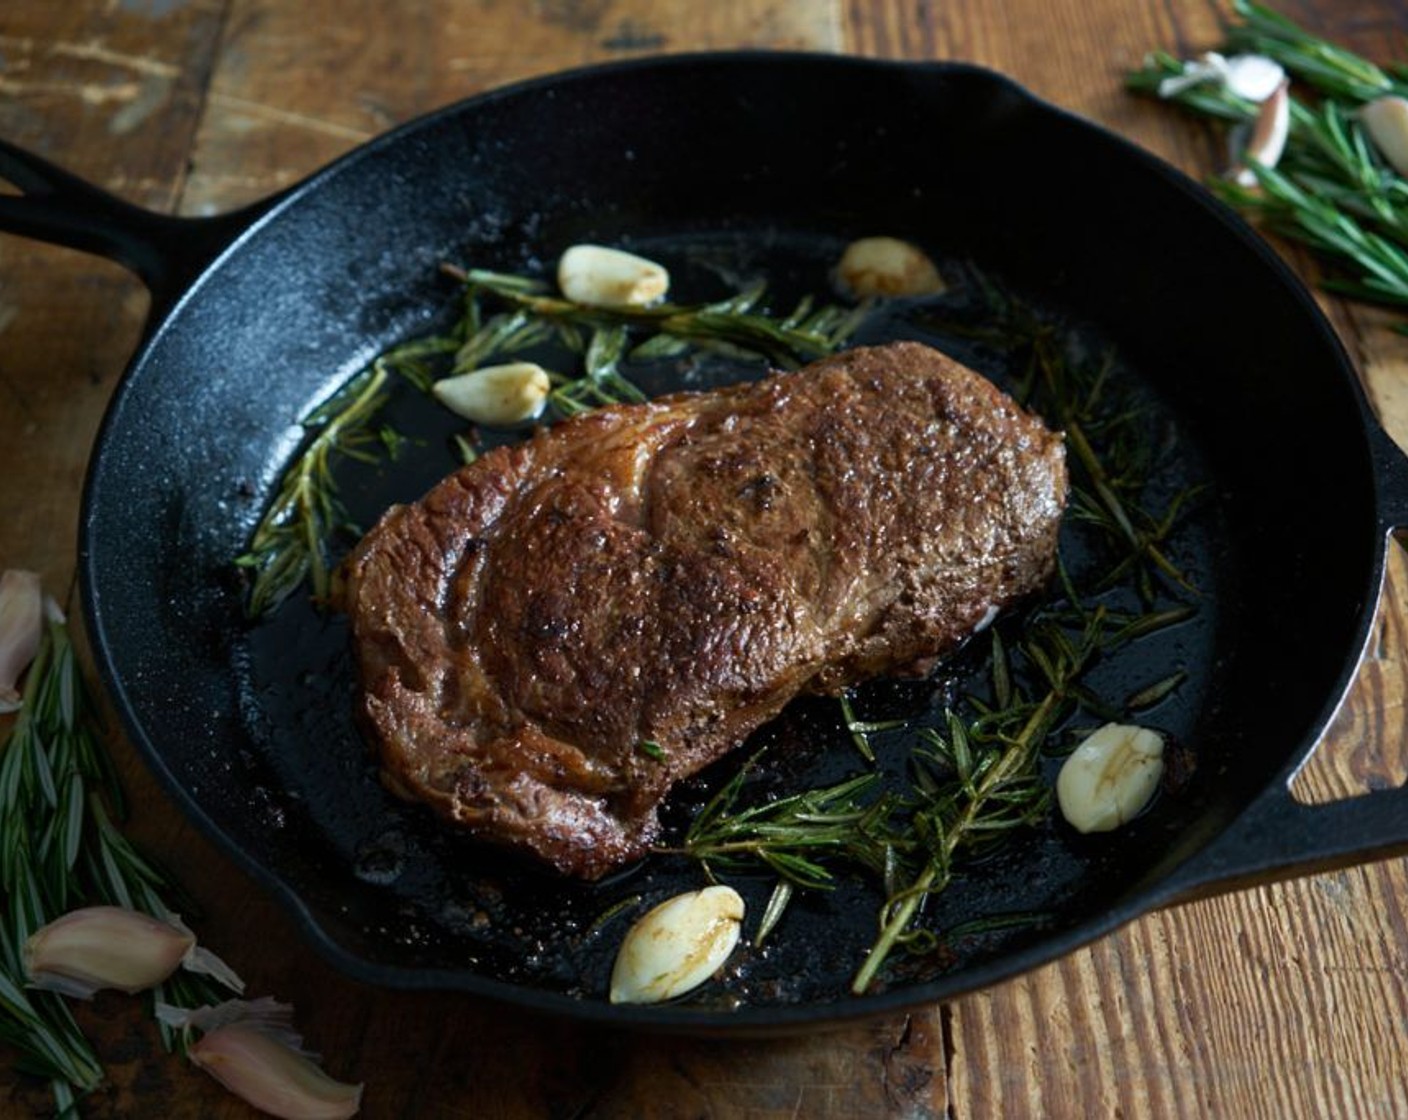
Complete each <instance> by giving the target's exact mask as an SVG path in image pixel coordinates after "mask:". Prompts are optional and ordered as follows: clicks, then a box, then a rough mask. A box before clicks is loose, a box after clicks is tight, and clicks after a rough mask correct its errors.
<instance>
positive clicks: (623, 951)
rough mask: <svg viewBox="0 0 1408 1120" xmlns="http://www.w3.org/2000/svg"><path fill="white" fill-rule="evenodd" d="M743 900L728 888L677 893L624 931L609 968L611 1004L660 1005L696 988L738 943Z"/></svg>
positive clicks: (717, 887) (717, 967) (718, 887)
mask: <svg viewBox="0 0 1408 1120" xmlns="http://www.w3.org/2000/svg"><path fill="white" fill-rule="evenodd" d="M742 922H743V899H742V898H741V897H739V894H738V892H737V891H735V890H734V889H733V888H732V887H724V886H713V887H705V888H704V889H703V890H698V891H691V892H689V893H688V894H681V895H676V896H675V897H674V898H671V899H669V900H667V901H665V902H662V903H661V904H660V905H659V906H657V907H655V908H654V909H653V910H651V911H650V912H649V913H647V914H646V915H645V916H644V917H642V918H641V919H640V920H639V921H638V922H636V924H635V925H633V926H632V927H631V928H630V930H629V931H628V932H627V933H626V936H625V939H624V940H623V941H622V942H621V948H620V949H619V950H618V951H617V954H616V965H615V967H614V968H613V969H612V970H611V1002H612V1003H659V1002H660V1001H661V1000H667V999H672V998H674V997H675V996H678V995H683V994H684V993H685V992H688V991H690V990H692V989H694V988H697V987H698V986H699V985H700V984H702V983H704V981H705V980H707V979H709V977H710V976H712V975H713V974H714V973H715V972H717V971H718V969H719V966H720V965H722V964H723V963H724V961H726V960H727V959H728V955H729V954H730V953H732V952H733V949H734V946H735V945H737V944H738V934H739V929H740V927H741V925H742Z"/></svg>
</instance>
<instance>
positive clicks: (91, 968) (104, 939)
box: [23, 906, 195, 999]
mask: <svg viewBox="0 0 1408 1120" xmlns="http://www.w3.org/2000/svg"><path fill="white" fill-rule="evenodd" d="M194 945H195V937H194V936H193V935H192V934H191V933H190V932H189V931H187V930H184V929H177V928H176V927H174V926H172V925H170V924H168V923H166V922H163V921H159V920H158V919H156V918H153V917H151V916H150V915H148V914H143V913H140V912H138V911H136V910H126V909H124V908H122V907H120V906H86V907H83V908H82V909H79V910H71V911H69V912H68V913H67V914H65V915H63V916H62V917H60V918H56V919H54V921H52V922H50V923H49V924H48V925H46V926H43V927H42V928H40V929H38V930H35V932H34V933H32V934H31V935H30V936H29V939H28V940H27V941H26V942H25V944H24V951H23V957H24V968H25V975H26V977H27V979H28V980H29V982H30V984H32V985H33V986H34V987H36V988H46V989H48V990H50V991H56V992H62V993H63V994H64V995H67V996H72V997H74V998H76V999H90V998H92V996H93V993H94V992H98V991H102V990H103V989H105V988H112V989H115V990H117V991H119V992H127V993H129V994H130V993H133V992H141V991H145V990H146V989H148V988H151V987H155V986H156V985H157V984H160V983H161V982H162V981H163V980H165V979H166V978H167V977H168V976H170V975H171V974H172V973H173V972H175V971H176V969H178V968H179V967H180V966H181V962H182V960H183V959H184V958H185V956H186V954H187V953H188V952H189V951H190V950H191V948H192V947H193V946H194Z"/></svg>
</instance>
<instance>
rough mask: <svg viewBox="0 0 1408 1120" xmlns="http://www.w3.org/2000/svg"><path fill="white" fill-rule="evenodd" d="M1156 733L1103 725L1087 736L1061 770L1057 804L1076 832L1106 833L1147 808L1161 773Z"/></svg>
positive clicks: (1129, 726)
mask: <svg viewBox="0 0 1408 1120" xmlns="http://www.w3.org/2000/svg"><path fill="white" fill-rule="evenodd" d="M1163 753H1164V740H1163V736H1162V735H1160V734H1159V733H1158V732H1157V731H1151V730H1149V729H1148V728H1146V727H1139V726H1136V725H1133V724H1120V723H1107V724H1105V726H1104V727H1101V728H1099V729H1098V730H1096V731H1094V732H1093V733H1091V734H1090V735H1089V736H1088V737H1087V738H1086V739H1085V741H1084V742H1082V743H1081V744H1080V746H1078V747H1077V748H1076V749H1075V750H1074V751H1073V752H1072V753H1071V756H1070V757H1069V758H1067V759H1066V761H1065V763H1064V764H1063V765H1062V767H1061V772H1060V774H1059V775H1058V776H1057V778H1056V801H1057V803H1058V804H1059V805H1060V807H1061V814H1062V816H1064V817H1065V818H1066V820H1067V821H1069V822H1070V823H1071V825H1072V826H1073V827H1074V828H1075V829H1076V830H1077V831H1078V832H1109V831H1110V830H1112V829H1115V828H1118V827H1119V826H1120V825H1122V824H1125V823H1126V822H1127V821H1130V820H1133V819H1134V817H1136V816H1138V815H1139V813H1140V812H1141V811H1142V810H1143V809H1144V807H1145V806H1146V805H1148V803H1149V800H1150V798H1152V797H1153V796H1154V791H1155V790H1156V789H1157V788H1158V785H1159V778H1160V777H1162V776H1163V772H1164V761H1163Z"/></svg>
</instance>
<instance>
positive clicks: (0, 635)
mask: <svg viewBox="0 0 1408 1120" xmlns="http://www.w3.org/2000/svg"><path fill="white" fill-rule="evenodd" d="M43 636H44V592H43V588H42V587H41V585H40V580H39V576H38V575H37V574H36V573H34V572H26V571H24V570H22V569H19V568H9V569H7V570H6V571H5V572H4V573H0V712H13V711H18V710H19V706H20V692H19V687H18V686H19V681H20V677H22V676H23V675H24V671H25V670H26V669H28V668H29V663H30V662H31V661H33V660H34V657H35V654H37V653H38V652H39V643H40V641H41V640H42V639H43Z"/></svg>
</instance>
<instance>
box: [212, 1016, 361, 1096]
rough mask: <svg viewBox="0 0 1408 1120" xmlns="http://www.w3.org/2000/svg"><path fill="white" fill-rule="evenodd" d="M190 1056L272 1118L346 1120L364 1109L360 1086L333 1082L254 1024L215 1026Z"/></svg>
mask: <svg viewBox="0 0 1408 1120" xmlns="http://www.w3.org/2000/svg"><path fill="white" fill-rule="evenodd" d="M186 1053H187V1056H188V1057H189V1058H190V1059H191V1061H192V1063H194V1064H195V1065H197V1066H199V1067H200V1068H201V1069H203V1070H205V1071H206V1073H208V1074H210V1076H211V1077H213V1078H215V1080H216V1081H218V1082H220V1084H222V1085H223V1086H225V1088H226V1089H228V1090H230V1092H232V1093H234V1094H235V1095H236V1096H238V1097H240V1098H242V1099H243V1100H245V1101H247V1102H248V1103H250V1104H252V1105H253V1106H254V1107H255V1108H258V1109H261V1110H262V1111H264V1112H267V1113H268V1114H269V1115H271V1116H278V1117H282V1118H284V1120H343V1118H344V1117H349V1116H355V1115H356V1114H357V1110H358V1109H359V1108H360V1107H361V1103H362V1086H361V1085H349V1084H347V1083H345V1082H341V1081H336V1080H334V1079H333V1078H331V1077H329V1076H328V1075H327V1074H326V1073H324V1072H323V1070H322V1069H321V1068H319V1066H318V1064H317V1062H316V1061H314V1059H313V1058H312V1056H311V1055H309V1054H306V1053H304V1052H303V1051H301V1050H298V1049H295V1048H293V1047H291V1046H288V1045H287V1044H286V1043H285V1042H283V1041H281V1040H280V1039H279V1038H277V1037H275V1036H274V1035H272V1034H270V1033H268V1032H266V1031H264V1030H262V1029H261V1028H260V1027H259V1026H257V1025H255V1024H252V1023H246V1022H234V1023H230V1024H228V1025H225V1026H220V1027H216V1028H214V1029H213V1030H211V1031H210V1032H209V1033H208V1034H204V1035H202V1036H201V1037H200V1039H199V1040H198V1041H196V1042H195V1043H193V1044H192V1045H191V1046H190V1048H189V1049H188V1050H187V1052H186Z"/></svg>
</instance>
